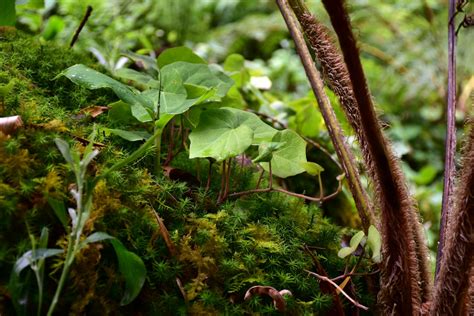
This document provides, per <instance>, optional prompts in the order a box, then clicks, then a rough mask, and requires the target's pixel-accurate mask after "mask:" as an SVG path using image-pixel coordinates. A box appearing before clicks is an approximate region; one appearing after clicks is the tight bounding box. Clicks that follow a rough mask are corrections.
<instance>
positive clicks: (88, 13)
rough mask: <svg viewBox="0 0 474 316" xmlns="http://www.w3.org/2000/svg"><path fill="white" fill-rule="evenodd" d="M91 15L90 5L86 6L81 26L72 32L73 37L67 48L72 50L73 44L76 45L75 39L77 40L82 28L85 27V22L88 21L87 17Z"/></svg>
mask: <svg viewBox="0 0 474 316" xmlns="http://www.w3.org/2000/svg"><path fill="white" fill-rule="evenodd" d="M91 13H92V7H91V6H90V5H88V6H87V9H86V13H85V14H84V17H83V18H82V20H81V24H79V27H78V28H77V30H76V32H74V36H73V37H72V39H71V43H70V44H69V48H72V47H73V46H74V44H75V43H76V41H77V39H78V38H79V34H80V33H81V31H82V29H83V28H84V25H86V23H87V20H89V17H90V16H91Z"/></svg>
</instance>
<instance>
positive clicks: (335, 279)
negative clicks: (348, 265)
mask: <svg viewBox="0 0 474 316" xmlns="http://www.w3.org/2000/svg"><path fill="white" fill-rule="evenodd" d="M379 272H380V269H377V270H375V271H372V272H366V273H356V272H349V273H344V274H343V275H340V276H338V277H335V278H332V279H331V280H333V281H334V282H336V281H338V280H341V279H345V278H346V277H351V276H366V275H374V274H377V273H379Z"/></svg>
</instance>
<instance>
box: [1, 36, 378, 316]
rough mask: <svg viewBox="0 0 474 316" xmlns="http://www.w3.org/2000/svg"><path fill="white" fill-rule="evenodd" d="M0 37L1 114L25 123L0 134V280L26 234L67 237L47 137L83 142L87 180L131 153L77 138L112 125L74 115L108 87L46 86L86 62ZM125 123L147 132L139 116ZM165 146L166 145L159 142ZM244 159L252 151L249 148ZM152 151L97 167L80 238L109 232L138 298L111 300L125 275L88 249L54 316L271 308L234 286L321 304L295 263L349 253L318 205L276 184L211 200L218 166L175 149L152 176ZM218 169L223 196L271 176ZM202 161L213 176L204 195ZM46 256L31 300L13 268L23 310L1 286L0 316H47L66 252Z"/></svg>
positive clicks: (328, 261)
mask: <svg viewBox="0 0 474 316" xmlns="http://www.w3.org/2000/svg"><path fill="white" fill-rule="evenodd" d="M0 35H1V36H0V48H1V53H0V63H1V65H2V67H1V69H2V70H1V72H0V80H1V81H0V84H2V85H8V84H9V83H10V82H13V83H14V84H13V85H12V88H11V89H12V90H11V92H10V93H7V94H5V95H2V96H0V108H1V111H2V115H7V116H8V115H21V116H22V118H23V120H24V127H23V128H22V129H20V130H18V131H17V132H16V133H15V134H13V135H8V136H7V135H4V134H2V133H0V137H1V142H0V207H1V208H2V212H1V215H0V216H1V221H0V229H1V232H2V234H1V235H0V241H1V246H0V267H1V271H2V273H1V274H0V280H1V284H6V283H7V281H8V279H9V277H10V275H9V271H11V270H12V267H13V265H14V263H15V261H16V259H17V258H18V257H19V256H21V255H22V254H23V253H25V252H27V251H28V250H30V249H32V240H37V239H38V236H40V235H41V232H42V230H43V228H44V227H47V228H48V231H49V238H48V239H47V240H48V241H47V244H46V245H44V247H45V248H57V249H66V248H67V245H68V241H67V232H65V229H64V224H66V225H70V221H69V219H68V218H67V217H66V218H62V217H60V216H59V217H58V210H57V209H56V206H57V204H55V203H54V202H51V201H59V202H61V203H64V204H65V205H67V206H71V207H74V206H75V201H74V199H72V198H71V196H70V194H69V192H68V191H70V190H71V189H74V178H73V177H72V175H71V173H70V172H69V169H68V167H67V165H66V164H65V162H64V159H63V158H62V157H61V154H60V152H59V151H58V150H57V148H56V147H55V146H54V139H56V138H58V137H59V138H62V139H65V140H66V141H67V143H69V144H73V145H72V146H71V150H74V151H77V153H78V154H80V153H84V151H86V147H87V145H90V144H92V145H93V146H95V148H97V149H99V150H100V154H99V155H98V156H97V158H96V159H94V160H93V161H92V162H91V163H90V164H89V166H88V167H87V170H86V175H87V176H88V177H90V179H95V178H96V177H98V176H100V175H101V173H102V172H104V171H108V170H110V168H111V166H112V165H114V163H116V162H118V161H121V160H122V159H126V158H127V157H129V155H130V154H131V153H133V152H134V151H135V150H136V149H137V148H141V147H139V146H137V145H136V144H134V143H132V142H129V141H123V140H121V139H119V138H109V137H107V136H104V135H103V134H102V133H99V135H98V138H97V139H96V140H95V141H92V140H88V139H87V138H88V135H89V134H90V133H91V132H92V124H91V123H94V124H95V128H96V129H97V130H99V131H100V130H101V128H109V127H113V126H111V125H109V122H108V121H107V120H106V119H105V118H103V117H102V116H98V117H92V116H90V115H89V114H87V112H84V111H82V109H84V108H87V107H90V106H91V105H106V104H110V103H111V102H114V101H116V98H115V97H114V96H113V95H111V94H110V93H109V92H108V91H107V90H104V89H100V90H95V91H89V90H86V89H83V88H81V87H78V86H76V85H73V84H72V83H70V82H69V81H68V80H67V79H65V78H57V79H55V80H52V78H54V77H55V76H56V75H57V74H58V73H59V72H60V71H62V70H63V69H65V68H67V67H69V66H71V65H72V64H74V63H76V62H78V61H82V62H83V63H84V64H89V61H88V60H87V59H86V58H83V57H80V56H77V55H75V54H74V53H73V52H70V51H66V50H65V49H63V48H59V47H55V46H54V45H51V44H50V43H48V45H45V44H44V43H41V42H37V41H35V40H34V38H31V37H28V36H25V35H23V34H21V33H17V32H16V31H10V30H2V31H1V33H0ZM20 52H22V54H20ZM33 56H37V57H36V58H33ZM38 56H40V57H38ZM23 58H24V60H23ZM89 65H91V64H89ZM91 66H92V67H93V65H91ZM46 78H47V79H46ZM135 124H136V125H135V126H141V127H144V128H146V126H145V125H146V124H140V123H135ZM262 124H264V123H263V122H262ZM91 142H92V143H91ZM167 146H168V143H166V142H165V143H164V144H163V147H164V149H166V148H167ZM251 154H252V155H255V156H257V155H258V151H256V150H254V151H251ZM154 155H155V151H154V150H152V149H150V150H145V151H142V155H141V156H140V157H139V159H138V160H136V161H135V162H133V163H129V164H125V165H123V166H122V168H121V169H118V168H116V169H114V170H113V171H111V172H108V173H107V175H106V176H105V177H103V178H102V179H101V180H100V181H98V182H97V183H95V186H94V189H93V191H92V192H91V194H92V200H91V201H92V204H91V207H90V214H89V217H88V220H87V221H86V222H85V223H84V230H83V232H84V236H86V235H88V234H91V233H93V232H97V231H101V232H105V233H107V234H108V235H110V236H114V237H115V238H116V239H117V240H119V241H121V242H122V243H123V244H124V246H125V247H126V248H127V249H128V250H129V251H132V252H134V253H135V254H137V255H138V256H139V257H140V258H141V260H143V262H144V264H145V267H146V270H147V275H146V280H145V283H144V285H143V288H142V290H141V292H140V294H139V295H138V297H137V298H136V299H135V300H134V301H132V302H131V303H130V304H128V305H125V306H122V304H121V300H122V296H123V290H124V286H125V285H124V284H125V281H126V280H124V277H123V275H122V273H120V269H121V268H120V262H117V258H116V255H115V253H114V251H113V248H112V247H110V246H108V245H107V244H106V243H90V244H88V245H86V246H84V247H83V248H82V249H81V251H80V252H78V253H77V254H76V256H75V257H74V260H73V264H72V265H71V267H70V270H69V273H68V274H67V277H66V280H67V282H66V284H65V286H64V289H63V291H62V292H61V295H60V296H59V301H58V303H57V307H56V310H57V311H58V312H63V311H70V312H71V313H75V314H84V313H86V314H94V313H95V312H97V311H100V312H101V314H105V315H108V314H113V315H117V314H119V315H128V314H130V313H132V312H133V311H137V310H140V311H142V312H143V313H144V314H152V315H157V314H167V315H168V314H178V315H184V314H186V313H191V314H203V313H207V314H232V315H239V314H240V315H243V314H251V313H268V314H276V313H277V311H276V310H275V307H274V306H273V302H272V300H271V299H270V298H267V297H263V296H262V297H260V296H254V297H252V298H251V299H249V300H244V294H245V292H246V291H247V290H248V289H249V288H250V287H252V286H255V285H262V286H272V287H275V288H278V289H279V290H283V289H287V290H289V291H290V292H291V293H292V296H288V295H285V296H284V297H285V300H286V309H287V312H288V313H290V314H295V315H299V314H304V313H309V314H318V313H325V312H327V311H330V310H331V308H332V305H333V294H332V291H327V289H324V288H323V287H322V286H321V284H320V283H319V282H318V280H317V279H315V278H314V277H312V276H309V275H308V273H307V272H305V270H313V269H315V265H318V266H319V265H321V266H322V267H324V269H325V271H326V272H327V273H328V275H339V274H341V273H343V272H344V269H345V266H346V265H350V266H353V265H354V264H355V263H356V262H357V261H360V260H359V257H356V256H349V257H347V258H346V259H345V260H342V259H341V258H339V257H337V251H338V250H339V248H340V239H341V237H342V236H341V228H340V227H338V226H337V225H335V224H333V223H332V222H331V220H329V219H327V218H326V217H324V216H323V215H322V210H321V209H320V208H319V207H318V205H317V204H314V203H307V202H305V201H304V200H302V199H299V198H297V197H292V196H287V195H285V194H282V193H280V192H268V193H265V194H264V195H260V194H253V195H247V196H242V197H239V198H230V199H227V200H225V201H221V203H216V197H217V196H218V191H219V190H220V188H221V187H220V185H219V183H220V180H221V177H222V175H221V174H219V173H220V172H221V171H220V170H221V169H220V168H219V166H218V165H216V163H214V162H213V163H212V164H210V161H211V160H210V159H202V158H199V159H197V160H196V159H194V160H191V159H189V157H188V154H187V153H186V152H180V153H177V154H176V155H175V157H173V159H172V162H171V165H170V166H169V167H170V168H173V169H172V170H171V171H170V172H174V170H181V172H183V174H184V175H185V176H183V175H180V176H177V177H175V178H173V177H174V176H173V175H174V173H173V174H172V173H170V174H169V175H168V176H167V177H165V176H163V175H158V176H156V175H155V174H154V171H153V168H150V165H153V163H154ZM267 161H268V160H267ZM228 163H229V166H230V168H229V177H230V178H232V179H235V180H236V181H232V182H231V184H230V189H231V191H235V192H240V191H245V190H249V189H252V188H254V187H255V186H256V184H257V182H261V186H268V185H269V181H270V180H269V179H266V178H264V179H263V180H260V179H259V174H258V172H256V171H257V167H256V165H251V164H250V165H248V164H246V165H245V166H243V167H241V160H239V158H237V159H236V158H232V157H231V158H230V159H228ZM209 167H210V168H211V170H212V172H211V174H210V177H211V181H210V186H209V188H208V189H206V188H205V183H206V181H207V177H208V175H207V171H208V169H209ZM112 168H113V167H112ZM298 168H300V167H298ZM150 170H152V171H150ZM275 185H276V184H275ZM156 214H159V217H160V218H162V220H163V222H164V223H165V225H166V227H167V229H168V231H169V237H170V240H171V242H172V243H173V244H174V246H175V248H176V253H175V254H174V255H173V254H171V253H170V251H169V247H168V245H167V244H166V243H165V241H164V240H163V238H162V232H161V231H160V223H159V222H158V221H157V218H156ZM307 249H310V253H308V251H307ZM59 251H61V250H59ZM360 259H362V257H361V258H360ZM315 260H316V261H315ZM44 263H45V265H44V269H45V270H44V271H45V274H44V282H43V287H42V288H43V291H44V292H43V298H42V300H43V302H44V303H43V308H41V305H39V304H38V303H39V301H40V300H41V299H40V297H38V291H37V289H36V285H35V280H34V278H33V276H34V274H33V272H32V270H31V269H25V270H23V272H21V274H20V280H21V284H18V285H22V286H23V289H25V291H23V292H21V293H18V295H19V297H21V298H22V299H24V300H23V301H22V302H26V304H25V303H23V304H17V302H16V301H14V297H12V296H11V295H10V293H11V291H12V289H13V288H12V287H11V286H8V287H6V286H3V285H2V287H1V293H2V296H1V299H0V313H2V314H3V313H5V314H11V313H14V311H16V313H18V314H19V315H21V314H34V313H36V312H37V311H38V313H40V314H43V313H45V312H46V310H45V308H44V306H46V305H49V304H46V303H49V302H51V300H52V299H53V294H54V290H55V289H56V287H57V282H58V280H59V278H60V272H61V270H62V269H63V267H64V264H65V257H64V255H58V256H53V257H49V258H45V260H44ZM358 266H359V269H360V270H361V271H374V270H375V268H374V267H373V265H372V262H371V261H370V260H369V259H366V258H364V259H362V261H361V263H360V264H358ZM370 279H371V277H367V276H354V277H352V280H353V282H354V286H353V287H352V290H351V291H353V295H357V297H358V300H359V301H360V302H361V303H363V304H365V305H369V306H371V305H373V303H374V295H373V292H372V290H370V289H369V288H368V287H367V280H370ZM38 306H40V308H39V309H38V310H37V308H38ZM349 308H350V307H349Z"/></svg>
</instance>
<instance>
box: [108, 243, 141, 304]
mask: <svg viewBox="0 0 474 316" xmlns="http://www.w3.org/2000/svg"><path fill="white" fill-rule="evenodd" d="M110 242H111V243H112V246H113V247H114V249H115V253H116V255H117V259H118V262H119V270H120V272H121V274H122V275H123V277H124V280H125V293H124V295H123V297H122V300H121V302H120V304H121V305H122V306H123V305H127V304H129V303H130V302H132V301H133V300H134V299H135V298H136V297H137V296H138V294H139V293H140V291H141V289H142V287H143V284H144V283H145V277H146V268H145V264H144V263H143V261H142V259H140V257H139V256H137V255H136V254H135V253H133V252H131V251H128V250H127V249H126V248H125V247H124V245H123V244H122V243H121V242H120V241H119V240H117V239H115V238H114V239H110Z"/></svg>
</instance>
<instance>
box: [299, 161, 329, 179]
mask: <svg viewBox="0 0 474 316" xmlns="http://www.w3.org/2000/svg"><path fill="white" fill-rule="evenodd" d="M301 166H302V167H303V168H304V170H306V172H307V173H309V174H310V175H312V176H317V175H319V174H320V173H321V172H323V171H324V168H323V167H321V166H320V165H318V164H317V163H315V162H312V161H307V162H302V163H301Z"/></svg>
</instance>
